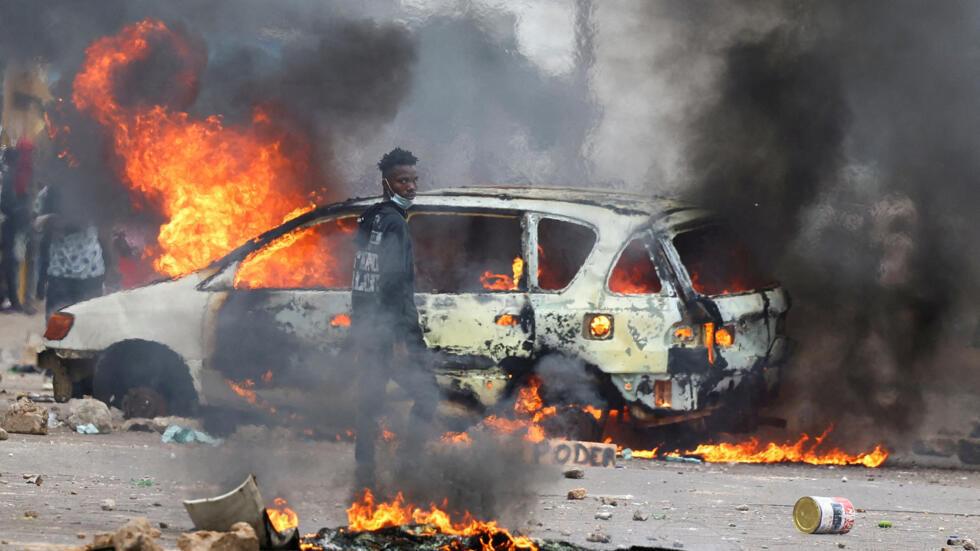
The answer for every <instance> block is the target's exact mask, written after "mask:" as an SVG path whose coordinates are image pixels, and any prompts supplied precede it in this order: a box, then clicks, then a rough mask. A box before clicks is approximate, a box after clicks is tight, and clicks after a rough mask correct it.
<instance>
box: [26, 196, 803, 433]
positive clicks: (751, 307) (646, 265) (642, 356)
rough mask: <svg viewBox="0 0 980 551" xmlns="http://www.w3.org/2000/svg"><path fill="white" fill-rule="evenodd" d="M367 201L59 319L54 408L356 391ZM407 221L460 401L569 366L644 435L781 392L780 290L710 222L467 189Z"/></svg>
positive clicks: (320, 211)
mask: <svg viewBox="0 0 980 551" xmlns="http://www.w3.org/2000/svg"><path fill="white" fill-rule="evenodd" d="M375 201H377V198H366V199H352V200H348V201H345V202H341V203H336V204H331V205H327V206H323V207H319V208H316V209H313V210H311V211H309V212H306V213H304V214H301V215H299V216H297V217H295V218H293V219H292V220H289V221H288V222H286V223H284V224H282V225H281V226H279V227H277V228H275V229H272V230H270V231H267V232H266V233H264V234H262V235H261V236H259V237H257V238H255V239H253V240H251V241H248V242H247V243H245V244H244V245H242V246H240V247H238V248H237V249H235V250H234V251H232V252H231V253H229V254H227V255H226V256H224V257H223V258H221V259H220V260H217V261H215V262H213V263H212V264H211V265H210V266H208V267H207V268H205V269H202V270H199V271H197V272H195V273H193V274H190V275H187V276H185V277H181V278H178V279H168V280H164V281H160V282H157V283H153V284H150V285H146V286H144V287H140V288H137V289H132V290H127V291H122V292H117V293H113V294H110V295H106V296H103V297H99V298H96V299H92V300H88V301H85V302H81V303H78V304H75V305H72V306H69V307H67V308H64V309H63V310H62V311H60V312H58V313H56V314H54V315H53V316H52V317H51V319H50V321H49V324H48V327H47V331H46V333H45V335H44V344H45V346H46V347H47V350H46V351H45V352H44V353H43V355H42V361H43V363H44V366H45V367H47V368H49V369H51V370H52V371H53V372H54V375H55V378H54V387H55V395H56V398H58V399H59V400H65V399H67V398H68V397H70V396H72V395H79V394H82V393H92V394H94V396H96V397H98V398H100V399H103V400H105V401H108V402H110V403H112V404H115V405H119V406H120V407H123V409H124V410H126V413H127V415H130V416H148V415H153V414H160V413H164V412H170V413H186V412H189V411H192V410H193V409H194V408H196V407H197V405H198V404H209V405H240V404H244V403H248V404H251V406H253V407H257V408H262V409H265V410H267V411H269V412H276V411H280V412H281V411H288V407H289V404H290V403H293V402H295V401H296V400H299V399H300V398H299V397H300V396H301V394H302V393H300V392H298V391H299V390H304V389H305V390H312V389H314V388H316V387H320V388H333V389H344V388H348V386H349V384H350V381H351V380H352V374H351V371H350V370H351V369H352V367H351V366H352V363H351V362H350V360H349V358H348V357H347V351H346V347H345V341H346V339H347V337H348V333H349V329H350V319H349V314H350V284H351V269H352V265H353V261H352V258H353V254H354V246H353V243H352V237H353V234H354V231H355V228H356V220H357V216H358V215H359V213H361V212H362V211H363V210H364V209H365V208H366V207H367V206H369V205H371V204H373V203H374V202H375ZM409 228H410V230H411V233H412V238H413V241H414V247H415V255H416V258H415V264H416V271H417V274H416V303H417V305H418V309H419V314H420V318H421V320H420V321H421V325H422V327H423V331H424V335H425V340H426V343H427V345H428V346H429V348H430V349H433V350H436V351H439V354H438V355H437V356H436V357H437V358H438V359H439V360H438V363H437V365H436V366H435V369H436V371H437V378H438V380H439V382H440V385H441V386H442V387H443V389H444V391H445V394H446V396H447V397H448V399H449V400H450V401H451V402H454V403H457V404H463V405H465V406H467V407H469V408H472V409H477V410H485V409H486V408H490V407H492V406H493V405H494V404H496V403H498V402H501V401H503V400H506V399H508V397H510V396H512V395H513V394H514V390H515V388H517V387H518V386H519V385H520V384H521V382H522V381H526V380H527V378H528V377H530V376H533V375H534V371H535V369H536V366H537V365H538V361H539V360H540V359H541V358H542V357H544V356H555V357H563V358H570V359H571V360H573V361H570V362H568V365H569V366H572V367H569V369H581V370H584V371H586V372H587V373H588V381H590V383H589V384H590V385H592V386H593V387H594V390H595V393H596V395H598V396H600V397H601V399H602V400H603V402H604V403H603V404H600V407H603V408H605V410H607V411H608V410H610V409H622V408H626V410H627V411H628V413H629V417H630V419H631V420H632V422H633V423H636V424H640V425H644V426H654V425H664V424H669V423H675V422H678V421H685V420H691V419H698V418H703V417H706V416H708V415H709V414H712V413H716V414H717V415H716V417H719V416H720V417H721V418H724V419H729V420H735V419H738V418H744V417H745V416H746V415H751V413H752V412H754V411H755V410H756V409H757V408H758V407H759V404H761V403H764V401H765V399H766V398H769V397H772V396H773V395H774V393H775V392H776V390H777V388H778V383H779V379H780V372H781V369H782V367H783V365H784V364H785V362H786V360H787V358H788V356H789V350H790V341H789V340H788V338H787V337H786V335H785V322H786V314H787V310H788V308H789V298H788V295H787V293H786V292H785V291H784V290H783V289H782V288H781V287H780V286H779V285H778V284H776V283H774V282H772V281H770V280H768V279H766V278H765V277H764V276H763V275H762V274H760V273H759V271H758V270H757V269H756V267H755V264H754V263H753V261H752V258H751V255H750V254H749V251H748V250H746V249H745V247H744V246H742V245H741V244H740V243H739V242H738V240H737V239H736V238H735V236H734V234H733V233H732V232H730V231H729V230H727V229H726V228H725V227H724V226H722V225H721V224H720V223H719V222H718V221H717V220H716V219H714V218H712V216H711V215H710V214H709V213H708V212H705V211H703V210H699V209H697V208H693V207H689V206H685V205H682V204H679V203H675V202H672V201H669V200H663V199H655V198H651V197H648V196H640V195H631V194H625V193H615V192H610V191H587V190H571V189H542V188H526V187H481V188H458V189H446V190H438V191H433V192H428V193H421V194H419V195H418V197H417V199H416V206H415V207H414V208H413V209H412V211H411V212H410V215H409ZM569 375H570V376H571V375H572V374H569ZM335 394H336V393H335ZM347 394H351V393H349V392H348V393H347Z"/></svg>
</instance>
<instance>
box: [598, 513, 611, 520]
mask: <svg viewBox="0 0 980 551" xmlns="http://www.w3.org/2000/svg"><path fill="white" fill-rule="evenodd" d="M595 518H596V520H609V519H611V518H612V513H610V512H609V511H599V512H597V513H596V514H595Z"/></svg>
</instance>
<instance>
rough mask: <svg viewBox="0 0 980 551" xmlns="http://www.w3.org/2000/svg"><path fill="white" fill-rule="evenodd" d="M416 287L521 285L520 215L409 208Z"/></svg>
mask: <svg viewBox="0 0 980 551" xmlns="http://www.w3.org/2000/svg"><path fill="white" fill-rule="evenodd" d="M408 226H409V230H410V232H411V234H412V243H413V246H414V250H415V289H416V291H418V292H420V293H429V292H432V293H475V292H487V291H491V292H507V291H519V290H523V289H524V288H525V286H526V283H525V281H526V278H525V277H523V276H524V259H523V257H522V256H521V218H520V217H519V216H516V215H513V216H506V215H496V214H479V213H473V214H469V213H467V214H443V213H414V214H412V215H411V216H410V217H409V219H408Z"/></svg>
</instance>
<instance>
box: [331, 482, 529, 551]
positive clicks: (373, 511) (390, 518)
mask: <svg viewBox="0 0 980 551" xmlns="http://www.w3.org/2000/svg"><path fill="white" fill-rule="evenodd" d="M446 507H447V503H446V502H445V501H443V503H442V505H441V506H437V505H436V504H434V503H433V504H429V507H428V509H424V508H422V507H418V506H416V505H413V504H411V503H406V502H405V498H404V496H402V494H401V493H400V492H399V494H398V495H397V496H396V497H395V499H394V500H393V501H389V502H384V503H375V501H374V495H372V494H371V491H370V490H364V493H363V494H362V495H361V497H360V498H359V499H358V500H357V501H355V502H354V504H353V505H351V506H350V508H349V509H347V526H348V529H349V530H351V531H374V530H381V529H383V528H393V527H396V526H402V525H406V524H416V525H428V526H429V527H430V528H431V530H433V532H434V533H441V534H449V535H456V536H478V537H479V539H480V541H481V543H482V544H483V548H484V549H486V550H490V549H497V550H517V549H528V550H530V549H533V550H536V549H537V548H538V546H537V545H535V544H534V542H533V541H531V540H530V538H528V537H526V536H512V535H511V534H510V532H508V531H507V530H506V529H504V528H500V527H499V526H498V524H497V522H496V521H490V522H483V521H479V520H476V519H475V518H473V515H471V514H470V512H469V511H466V512H464V513H462V514H461V515H459V516H461V517H462V518H460V519H458V520H453V519H452V516H451V515H450V514H449V513H447V512H446V511H445V509H446ZM500 536H504V543H503V545H500V544H498V543H497V542H494V544H492V545H491V540H498V541H499V539H500Z"/></svg>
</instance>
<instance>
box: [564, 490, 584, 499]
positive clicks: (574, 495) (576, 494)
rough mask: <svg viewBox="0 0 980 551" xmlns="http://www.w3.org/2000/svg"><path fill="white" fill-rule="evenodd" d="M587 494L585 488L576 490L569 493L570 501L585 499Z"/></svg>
mask: <svg viewBox="0 0 980 551" xmlns="http://www.w3.org/2000/svg"><path fill="white" fill-rule="evenodd" d="M586 494H587V492H586V491H585V488H575V489H574V490H569V491H568V499H585V496H586Z"/></svg>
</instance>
